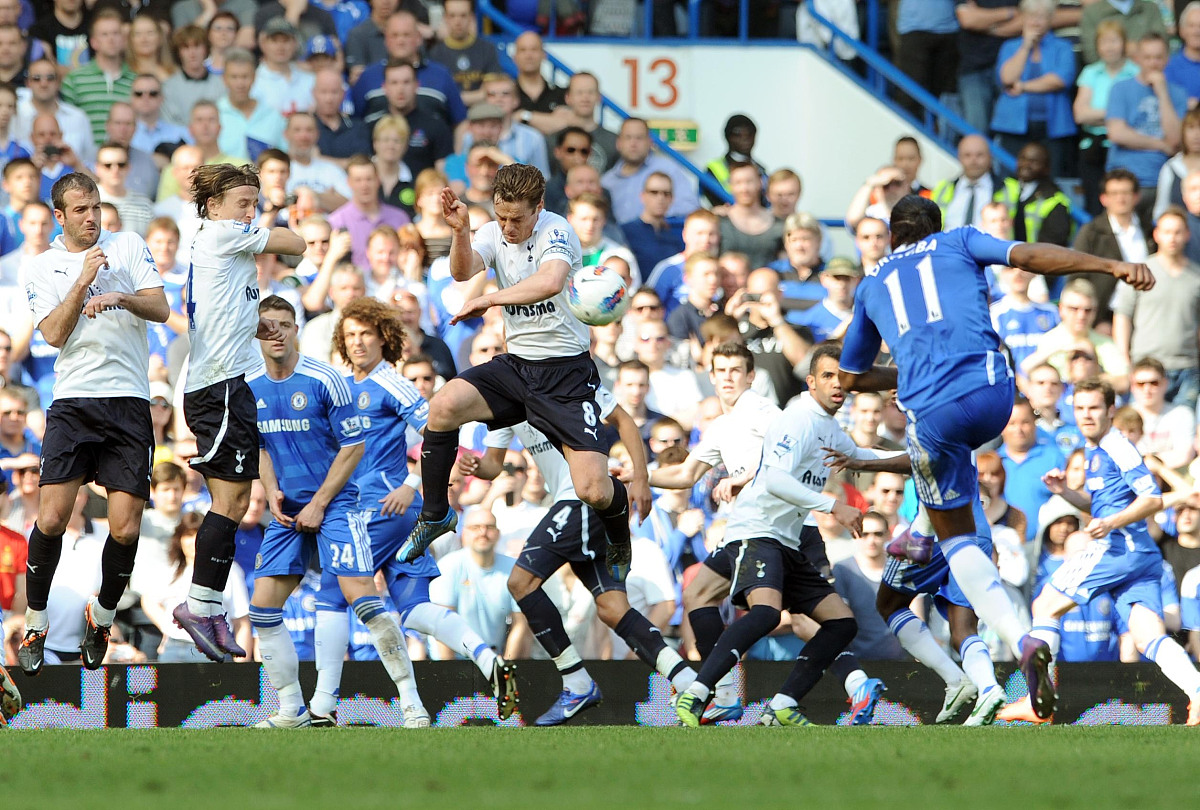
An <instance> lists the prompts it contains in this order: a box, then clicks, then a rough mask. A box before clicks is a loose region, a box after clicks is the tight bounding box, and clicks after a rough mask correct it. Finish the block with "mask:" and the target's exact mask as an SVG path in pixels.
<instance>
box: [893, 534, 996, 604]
mask: <svg viewBox="0 0 1200 810" xmlns="http://www.w3.org/2000/svg"><path fill="white" fill-rule="evenodd" d="M975 545H977V546H979V548H980V549H982V550H983V553H984V554H986V555H987V556H988V559H989V560H990V559H991V558H992V539H991V537H990V536H984V535H976V536H975ZM882 582H883V584H884V585H887V586H888V587H889V588H891V589H892V590H893V591H896V592H897V593H902V594H904V595H906V596H912V597H916V596H918V595H920V594H929V595H930V596H932V597H933V598H934V604H935V605H936V606H937V609H938V611H939V612H941V613H942V614H943V615H945V613H946V606H947V605H958V606H959V607H965V608H970V607H972V605H971V603H970V602H969V601H968V600H967V597H966V595H964V594H963V592H962V589H961V588H959V587H958V582H957V580H955V579H954V575H953V574H951V573H950V563H949V561H948V560H947V559H946V557H945V555H944V554H942V549H941V547H940V546H939V545H938V544H937V543H934V544H933V557H931V558H930V560H929V562H928V564H926V565H916V564H915V563H911V562H909V561H908V560H901V559H899V558H897V557H892V558H890V559H889V560H888V562H887V565H886V566H885V567H884V569H883V580H882Z"/></svg>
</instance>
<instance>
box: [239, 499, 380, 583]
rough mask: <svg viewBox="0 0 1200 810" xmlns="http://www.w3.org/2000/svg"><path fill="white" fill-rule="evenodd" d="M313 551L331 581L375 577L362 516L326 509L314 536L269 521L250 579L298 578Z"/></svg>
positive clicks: (306, 567)
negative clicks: (345, 578)
mask: <svg viewBox="0 0 1200 810" xmlns="http://www.w3.org/2000/svg"><path fill="white" fill-rule="evenodd" d="M313 551H316V552H317V555H318V557H319V558H320V561H321V569H322V570H323V571H326V572H329V573H332V574H333V576H335V577H369V576H373V575H374V574H375V562H374V557H373V556H372V554H371V541H370V538H369V537H368V535H367V522H366V520H365V519H364V516H363V514H362V513H361V512H359V511H357V510H355V509H347V508H344V507H338V506H330V508H329V509H328V510H327V511H326V512H325V519H324V520H323V521H321V528H320V529H319V530H318V532H317V533H316V534H307V533H304V532H298V531H296V530H295V529H289V528H288V527H287V526H284V525H283V524H282V523H280V522H279V521H276V520H272V521H271V524H270V525H269V526H267V530H266V532H265V533H264V534H263V541H262V546H261V547H260V548H259V550H258V556H257V557H256V558H255V560H254V576H255V577H256V578H257V577H282V576H290V575H301V574H303V573H304V572H305V571H307V570H308V563H309V560H310V559H312V554H313Z"/></svg>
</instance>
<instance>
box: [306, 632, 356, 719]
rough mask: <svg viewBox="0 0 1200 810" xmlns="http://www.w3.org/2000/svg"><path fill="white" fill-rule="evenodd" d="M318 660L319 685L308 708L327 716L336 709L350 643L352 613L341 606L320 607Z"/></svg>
mask: <svg viewBox="0 0 1200 810" xmlns="http://www.w3.org/2000/svg"><path fill="white" fill-rule="evenodd" d="M313 639H314V642H313V646H314V648H315V655H314V657H315V658H316V664H317V688H316V689H315V690H314V691H313V696H312V700H311V701H309V704H308V705H309V709H311V710H312V712H313V714H319V715H321V716H322V717H328V716H329V715H330V713H331V712H333V711H334V710H336V709H337V703H338V694H339V690H340V687H341V684H342V665H343V664H344V663H345V661H346V648H347V647H349V646H350V617H349V616H347V615H346V610H345V608H342V609H341V610H320V609H318V610H317V627H316V632H315V633H313Z"/></svg>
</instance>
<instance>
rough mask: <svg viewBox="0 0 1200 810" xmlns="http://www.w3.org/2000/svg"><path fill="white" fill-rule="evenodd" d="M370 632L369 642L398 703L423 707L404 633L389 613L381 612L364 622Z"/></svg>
mask: <svg viewBox="0 0 1200 810" xmlns="http://www.w3.org/2000/svg"><path fill="white" fill-rule="evenodd" d="M360 616H361V614H360ZM365 624H366V625H367V629H368V630H370V631H371V640H372V641H373V642H374V643H375V649H376V650H377V651H378V652H379V660H380V661H382V662H383V668H384V669H386V670H387V674H388V676H389V677H390V678H391V679H392V683H394V684H396V689H397V691H398V692H399V693H400V701H401V703H403V704H404V705H406V706H412V705H415V706H423V705H424V704H422V703H421V695H420V694H419V693H418V692H417V679H416V677H415V676H414V675H413V668H412V661H410V660H409V658H408V647H407V646H406V644H405V642H404V633H402V632H401V631H400V625H398V624H396V620H395V619H393V618H392V615H391V614H390V613H387V612H386V611H385V612H381V613H379V614H378V615H376V616H373V617H372V618H371V619H370V620H369V621H367V622H365Z"/></svg>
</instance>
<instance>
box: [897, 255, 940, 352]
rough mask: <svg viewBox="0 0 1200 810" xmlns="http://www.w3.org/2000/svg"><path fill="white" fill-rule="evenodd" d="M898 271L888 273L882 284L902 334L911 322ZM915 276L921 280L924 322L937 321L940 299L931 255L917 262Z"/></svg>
mask: <svg viewBox="0 0 1200 810" xmlns="http://www.w3.org/2000/svg"><path fill="white" fill-rule="evenodd" d="M899 273H900V271H899V269H896V270H893V271H892V272H890V273H888V275H887V277H886V278H885V279H884V280H883V286H885V287H887V291H888V297H889V298H891V299H892V312H893V313H894V314H895V316H896V330H897V331H898V332H899V333H900V334H901V335H903V334H905V333H906V332H908V330H909V328H910V327H911V325H912V322H911V321H910V320H909V318H908V309H907V308H906V307H905V306H904V290H903V288H902V287H901V286H900V275H899ZM917 276H918V278H920V280H921V296H922V297H923V298H924V299H925V323H937V322H938V321H940V320H941V319H942V301H941V299H940V298H939V297H938V288H937V279H936V278H935V277H934V275H933V257H932V256H926V257H925V258H924V259H921V261H919V262H917Z"/></svg>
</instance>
